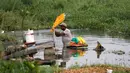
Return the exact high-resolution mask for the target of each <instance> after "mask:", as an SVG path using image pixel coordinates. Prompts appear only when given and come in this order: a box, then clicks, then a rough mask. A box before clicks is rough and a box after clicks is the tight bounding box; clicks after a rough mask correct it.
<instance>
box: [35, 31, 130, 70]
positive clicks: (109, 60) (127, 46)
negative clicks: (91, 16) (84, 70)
mask: <svg viewBox="0 0 130 73" xmlns="http://www.w3.org/2000/svg"><path fill="white" fill-rule="evenodd" d="M71 31H72V34H73V37H77V36H82V37H83V38H84V39H85V41H86V42H87V44H88V50H87V51H85V52H84V54H83V55H82V56H78V57H74V56H71V57H70V58H69V60H68V61H67V63H66V68H68V67H71V66H73V65H75V64H77V65H78V66H84V65H93V64H112V65H121V66H127V67H130V39H123V38H121V37H120V36H116V37H113V36H109V35H107V34H106V33H104V32H100V31H89V30H77V29H72V30H71ZM34 35H35V40H36V42H45V41H49V40H53V39H52V38H53V37H52V34H51V33H50V30H38V31H34ZM97 41H99V42H100V43H101V44H102V46H103V47H104V48H105V50H104V51H102V52H100V53H98V52H96V51H94V50H93V49H94V48H95V47H96V46H97ZM55 43H56V48H58V49H60V50H61V49H62V46H63V44H62V41H61V37H56V41H55ZM119 51H121V52H123V54H117V52H119Z"/></svg>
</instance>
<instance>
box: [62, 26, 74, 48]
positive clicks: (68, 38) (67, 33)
mask: <svg viewBox="0 0 130 73" xmlns="http://www.w3.org/2000/svg"><path fill="white" fill-rule="evenodd" d="M63 33H64V34H65V35H63V36H62V42H63V45H64V47H65V46H67V45H68V43H69V42H70V41H71V39H72V35H71V32H70V30H69V29H67V28H66V29H65V30H64V31H63Z"/></svg>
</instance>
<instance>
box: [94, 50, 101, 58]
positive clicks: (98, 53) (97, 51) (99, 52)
mask: <svg viewBox="0 0 130 73" xmlns="http://www.w3.org/2000/svg"><path fill="white" fill-rule="evenodd" d="M95 52H96V53H97V58H100V55H101V53H102V52H103V50H102V51H99V50H95Z"/></svg>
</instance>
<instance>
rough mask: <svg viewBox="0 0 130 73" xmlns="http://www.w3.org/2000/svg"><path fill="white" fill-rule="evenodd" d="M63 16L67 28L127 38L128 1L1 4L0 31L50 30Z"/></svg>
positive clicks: (39, 0) (27, 0) (57, 0)
mask: <svg viewBox="0 0 130 73" xmlns="http://www.w3.org/2000/svg"><path fill="white" fill-rule="evenodd" d="M63 12H64V13H65V14H66V19H65V22H66V23H67V24H68V27H69V28H79V29H86V28H88V29H92V30H101V31H106V32H109V33H118V34H122V35H126V36H130V33H129V32H130V25H129V24H130V0H80V1H79V0H1V3H0V29H3V30H7V31H8V30H26V29H28V28H32V29H45V28H51V27H52V25H53V22H54V21H55V18H56V17H57V16H58V15H59V14H61V13H63Z"/></svg>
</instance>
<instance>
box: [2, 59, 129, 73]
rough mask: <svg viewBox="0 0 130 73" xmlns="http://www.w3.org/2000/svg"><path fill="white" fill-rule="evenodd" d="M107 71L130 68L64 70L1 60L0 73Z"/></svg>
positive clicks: (120, 72) (116, 72) (123, 71)
mask: <svg viewBox="0 0 130 73" xmlns="http://www.w3.org/2000/svg"><path fill="white" fill-rule="evenodd" d="M107 69H111V70H113V73H130V68H125V67H120V66H113V65H92V66H85V67H82V68H80V67H73V68H70V69H62V68H60V67H58V66H56V65H55V66H45V65H42V66H39V65H38V64H37V63H36V62H34V61H33V62H29V61H21V60H17V61H3V60H0V73H94V72H96V73H106V71H107Z"/></svg>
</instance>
